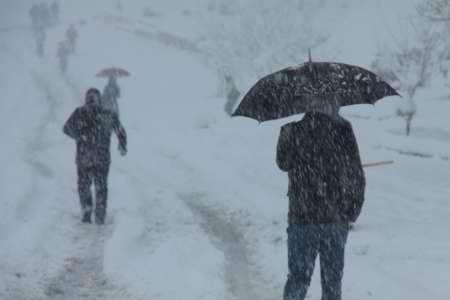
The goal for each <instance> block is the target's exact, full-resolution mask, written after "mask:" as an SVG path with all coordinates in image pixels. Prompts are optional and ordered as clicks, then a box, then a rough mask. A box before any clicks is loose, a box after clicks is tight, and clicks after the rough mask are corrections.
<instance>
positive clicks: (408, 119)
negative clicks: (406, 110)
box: [406, 116, 412, 136]
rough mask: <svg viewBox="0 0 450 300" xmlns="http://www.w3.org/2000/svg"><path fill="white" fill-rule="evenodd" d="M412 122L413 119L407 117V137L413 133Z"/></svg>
mask: <svg viewBox="0 0 450 300" xmlns="http://www.w3.org/2000/svg"><path fill="white" fill-rule="evenodd" d="M411 121H412V117H409V116H408V117H407V118H406V136H409V135H410V133H411Z"/></svg>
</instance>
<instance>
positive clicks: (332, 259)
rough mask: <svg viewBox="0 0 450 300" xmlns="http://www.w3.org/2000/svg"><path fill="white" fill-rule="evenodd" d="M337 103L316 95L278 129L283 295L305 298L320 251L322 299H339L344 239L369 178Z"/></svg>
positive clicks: (294, 299) (287, 298) (295, 299)
mask: <svg viewBox="0 0 450 300" xmlns="http://www.w3.org/2000/svg"><path fill="white" fill-rule="evenodd" d="M338 109H339V106H338V105H337V103H335V102H334V101H326V100H320V99H316V100H313V101H312V103H311V107H310V110H309V111H308V112H307V113H306V114H305V116H304V118H303V119H302V120H301V121H299V122H292V123H289V124H286V125H284V126H283V127H282V128H281V131H280V136H279V140H278V145H277V164H278V166H279V168H280V169H281V170H283V171H285V172H288V175H289V191H288V197H289V213H288V230H287V232H288V267H289V274H288V280H287V282H286V285H285V290H284V300H302V299H304V298H305V296H306V293H307V290H308V286H309V283H310V280H311V276H312V274H313V270H314V264H315V260H316V257H317V255H318V254H320V267H321V272H320V274H321V283H322V299H326V300H340V299H341V285H342V284H341V282H342V277H343V270H344V250H345V244H346V241H347V236H348V231H349V224H350V223H351V222H355V221H356V219H357V217H358V215H359V213H360V211H361V208H362V205H363V202H364V189H365V178H364V172H363V169H362V164H361V160H360V156H359V151H358V146H357V143H356V140H355V136H354V134H353V130H352V127H351V125H350V122H348V121H347V120H345V119H343V118H342V117H340V116H339V114H338Z"/></svg>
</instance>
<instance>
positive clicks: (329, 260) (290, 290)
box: [283, 224, 349, 300]
mask: <svg viewBox="0 0 450 300" xmlns="http://www.w3.org/2000/svg"><path fill="white" fill-rule="evenodd" d="M348 228H349V227H348V224H320V225H290V226H289V227H288V230H287V232H288V265H289V274H288V279H287V282H286V286H285V288H284V298H283V299H284V300H303V299H305V297H306V293H307V291H308V287H309V284H310V281H311V276H312V274H313V271H314V264H315V260H316V257H317V255H318V254H319V255H320V276H321V283H322V300H341V289H342V277H343V274H344V252H345V251H344V250H345V244H346V242H347V236H348Z"/></svg>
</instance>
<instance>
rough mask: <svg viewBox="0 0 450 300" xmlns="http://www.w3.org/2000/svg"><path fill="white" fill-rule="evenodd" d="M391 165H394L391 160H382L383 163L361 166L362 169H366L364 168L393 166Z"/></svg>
mask: <svg viewBox="0 0 450 300" xmlns="http://www.w3.org/2000/svg"><path fill="white" fill-rule="evenodd" d="M393 163H394V161H393V160H384V161H378V162H374V163H366V164H363V165H362V166H363V168H366V167H376V166H383V165H390V164H393Z"/></svg>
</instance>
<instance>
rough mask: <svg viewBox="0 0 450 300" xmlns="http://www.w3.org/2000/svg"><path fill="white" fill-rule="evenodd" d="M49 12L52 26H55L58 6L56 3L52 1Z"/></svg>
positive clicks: (57, 18)
mask: <svg viewBox="0 0 450 300" xmlns="http://www.w3.org/2000/svg"><path fill="white" fill-rule="evenodd" d="M50 12H51V16H52V20H53V24H57V23H58V21H59V4H58V2H57V1H53V2H52V4H51V5H50Z"/></svg>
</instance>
